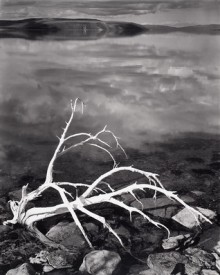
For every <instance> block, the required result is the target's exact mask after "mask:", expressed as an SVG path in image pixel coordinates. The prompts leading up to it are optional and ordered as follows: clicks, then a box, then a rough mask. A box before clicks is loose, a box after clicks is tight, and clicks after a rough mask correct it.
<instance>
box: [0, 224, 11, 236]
mask: <svg viewBox="0 0 220 275" xmlns="http://www.w3.org/2000/svg"><path fill="white" fill-rule="evenodd" d="M9 231H11V228H10V227H9V226H7V225H3V224H0V239H1V236H2V235H3V234H6V233H7V232H9Z"/></svg>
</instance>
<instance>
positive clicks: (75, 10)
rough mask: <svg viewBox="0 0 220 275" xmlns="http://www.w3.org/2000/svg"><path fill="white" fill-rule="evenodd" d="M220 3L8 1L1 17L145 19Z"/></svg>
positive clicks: (202, 0)
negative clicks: (158, 13) (147, 16)
mask: <svg viewBox="0 0 220 275" xmlns="http://www.w3.org/2000/svg"><path fill="white" fill-rule="evenodd" d="M218 5H219V3H218V2H217V1H215V0H210V1H206V0H177V1H173V0H154V1H152V0H139V1H138V3H137V1H135V0H127V1H118V0H117V1H116V0H115V1H112V0H111V1H110V0H92V1H74V2H73V1H57V0H56V1H54V0H53V1H44V0H38V1H29V0H26V1H25V0H21V1H19V0H18V1H17V0H16V1H15V0H8V1H4V3H3V5H2V11H1V13H0V14H1V15H2V16H6V15H7V14H8V15H10V14H14V16H15V17H16V18H17V17H18V16H19V15H20V16H26V17H33V16H46V15H47V16H49V17H52V16H53V17H65V16H77V15H85V16H86V15H88V16H121V15H142V14H149V13H157V12H163V11H169V10H181V9H191V8H201V7H217V6H218Z"/></svg>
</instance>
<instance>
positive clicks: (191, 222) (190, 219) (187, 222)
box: [172, 207, 216, 229]
mask: <svg viewBox="0 0 220 275" xmlns="http://www.w3.org/2000/svg"><path fill="white" fill-rule="evenodd" d="M196 209H197V210H198V211H200V212H201V213H202V214H203V215H204V216H206V217H207V218H208V219H210V220H212V219H214V217H215V216H216V213H215V212H214V211H212V210H209V209H204V208H201V207H196ZM194 214H195V213H194ZM195 216H196V217H197V219H198V220H199V221H200V223H205V222H206V221H205V220H204V219H203V218H201V217H200V216H199V215H198V214H195ZM195 216H194V215H193V214H192V213H191V212H190V211H189V210H188V209H187V208H184V209H182V210H180V211H179V212H178V213H177V214H176V215H175V216H173V217H172V219H173V220H175V221H176V222H178V223H180V224H182V225H183V226H185V227H187V228H189V229H192V228H194V227H196V226H198V223H197V220H196V218H195Z"/></svg>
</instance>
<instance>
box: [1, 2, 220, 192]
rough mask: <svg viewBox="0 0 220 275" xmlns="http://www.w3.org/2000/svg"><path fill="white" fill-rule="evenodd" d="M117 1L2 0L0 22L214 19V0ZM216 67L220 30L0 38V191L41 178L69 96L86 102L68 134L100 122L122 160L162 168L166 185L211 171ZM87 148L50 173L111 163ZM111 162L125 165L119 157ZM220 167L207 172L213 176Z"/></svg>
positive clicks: (86, 175) (83, 171)
mask: <svg viewBox="0 0 220 275" xmlns="http://www.w3.org/2000/svg"><path fill="white" fill-rule="evenodd" d="M122 2H123V1H111V2H110V1H92V2H91V1H90V2H89V3H88V2H87V1H83V2H78V1H72V2H71V3H70V2H68V1H66V2H65V1H62V3H60V2H59V3H58V1H57V2H56V3H55V4H54V1H53V4H52V2H51V1H22V2H21V1H5V2H4V3H3V4H2V7H1V12H0V19H9V20H10V19H22V18H29V17H60V18H93V19H100V20H106V21H132V22H136V23H141V24H160V25H163V24H166V25H172V26H177V25H178V26H188V25H189V24H191V25H197V24H219V23H220V20H219V18H220V13H219V11H220V8H219V4H218V2H217V1H208V3H207V1H206V2H203V1H202V2H200V4H198V2H197V1H175V3H177V2H178V5H176V4H175V3H174V4H171V3H169V2H167V3H163V2H162V1H161V2H160V1H155V4H153V3H151V2H152V1H151V2H150V1H139V2H140V3H139V4H138V5H137V4H136V3H135V2H134V1H127V2H126V5H122V4H123V3H124V2H123V3H122ZM201 3H202V4H201ZM88 5H89V6H88ZM90 5H91V7H90ZM89 7H90V8H89ZM219 64H220V36H213V35H198V34H187V33H170V34H154V35H153V34H143V35H138V36H134V37H124V38H102V39H99V40H90V41H89V40H88V41H37V40H36V41H30V40H24V39H15V38H14V39H1V40H0V144H1V145H0V146H1V147H0V168H1V169H0V188H1V190H2V191H4V190H8V189H9V188H11V186H14V185H17V184H23V183H24V182H26V181H29V182H34V181H39V182H40V181H42V179H43V177H44V174H45V171H46V167H47V163H48V161H49V159H50V157H51V155H52V153H53V150H54V149H55V146H56V142H57V138H56V135H60V134H61V132H62V129H61V127H63V126H64V122H65V120H67V119H68V116H69V114H70V106H69V103H70V100H71V99H75V98H76V97H80V98H81V99H82V100H83V101H84V102H85V103H86V108H85V112H84V115H83V116H82V115H77V116H76V119H75V121H74V122H73V127H72V129H71V131H72V132H78V131H80V132H81V131H88V132H92V133H95V132H96V131H98V130H100V129H102V128H103V127H104V125H106V124H107V125H108V128H109V129H111V130H112V131H114V133H115V134H116V135H117V136H119V137H120V138H121V143H122V145H123V146H124V148H125V149H126V150H127V151H128V152H129V153H130V159H129V160H128V161H127V162H128V163H130V164H131V163H133V164H135V166H138V167H140V168H144V169H146V170H150V171H152V172H153V171H155V172H159V173H160V174H161V176H162V179H163V180H164V181H165V183H167V184H168V183H169V182H170V181H174V180H177V179H178V180H179V181H180V182H181V181H182V182H186V181H187V182H189V183H190V182H195V181H199V180H200V181H201V179H198V178H196V177H197V176H198V175H196V174H195V175H192V173H191V170H190V169H191V168H192V165H194V166H195V167H194V166H193V167H194V168H196V169H197V168H198V169H210V164H211V163H213V162H215V163H217V162H219V160H220V159H219V153H220V150H219V149H220V148H219V146H218V141H219V134H220V120H219V115H220V108H219V107H220V106H219V102H220V101H219V99H220V98H219V90H220V67H219ZM106 138H107V137H106ZM92 150H93V149H90V148H86V149H85V148H84V149H82V151H77V152H75V153H74V152H72V154H70V155H69V156H67V157H66V158H64V159H63V161H60V165H59V167H57V168H56V169H57V170H56V175H57V177H63V178H64V177H65V175H67V174H65V173H63V172H64V171H67V170H71V175H67V177H68V176H69V177H70V176H72V177H73V178H74V179H76V178H77V179H78V178H83V179H87V180H89V179H91V178H94V177H95V176H98V175H99V173H101V172H103V171H106V169H108V168H109V167H111V166H110V165H111V164H110V160H109V159H108V157H107V156H105V155H103V153H101V152H100V151H99V150H98V149H97V150H96V149H94V150H93V151H92ZM75 156H76V157H75ZM118 158H119V161H120V162H123V160H122V156H118ZM190 158H191V160H190ZM196 158H197V162H196V160H195V159H196ZM193 159H194V161H193ZM127 162H126V163H127ZM217 166H218V165H217ZM217 166H216V167H217ZM207 167H208V168H207ZM67 168H68V169H67ZM218 169H219V168H218ZM218 169H214V170H215V171H214V170H209V171H213V173H214V174H211V175H212V176H213V178H214V180H217V178H218V176H219V170H218ZM172 171H173V172H172ZM175 173H176V174H175ZM178 173H179V174H178ZM207 173H208V172H207ZM210 173H211V172H210ZM209 176H210V175H209ZM125 180H126V179H125ZM202 180H203V181H204V182H205V181H207V178H204V179H202Z"/></svg>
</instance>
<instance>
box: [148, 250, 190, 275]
mask: <svg viewBox="0 0 220 275" xmlns="http://www.w3.org/2000/svg"><path fill="white" fill-rule="evenodd" d="M186 263H187V258H186V257H185V256H183V255H181V254H180V253H179V252H165V253H157V254H151V255H149V257H148V259H147V264H148V266H149V267H150V269H152V270H153V271H155V272H156V273H158V274H161V275H162V274H163V275H170V274H171V273H172V272H173V270H174V269H175V268H176V265H178V264H181V265H185V264H186Z"/></svg>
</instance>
